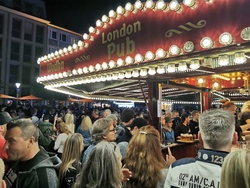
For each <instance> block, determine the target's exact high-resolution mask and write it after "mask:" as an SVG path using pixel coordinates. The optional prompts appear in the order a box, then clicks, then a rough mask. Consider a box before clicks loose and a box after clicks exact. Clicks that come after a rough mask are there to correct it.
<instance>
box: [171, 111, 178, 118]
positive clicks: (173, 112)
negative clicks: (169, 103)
mask: <svg viewBox="0 0 250 188" xmlns="http://www.w3.org/2000/svg"><path fill="white" fill-rule="evenodd" d="M176 117H179V112H178V111H176V110H173V111H172V118H176Z"/></svg>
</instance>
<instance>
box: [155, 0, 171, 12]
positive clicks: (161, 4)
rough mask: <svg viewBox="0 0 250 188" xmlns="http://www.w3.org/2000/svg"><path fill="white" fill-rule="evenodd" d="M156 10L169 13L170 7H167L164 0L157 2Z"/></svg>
mask: <svg viewBox="0 0 250 188" xmlns="http://www.w3.org/2000/svg"><path fill="white" fill-rule="evenodd" d="M156 8H157V9H158V10H163V11H167V10H168V6H167V4H166V3H165V2H164V1H163V0H158V1H157V3H156Z"/></svg>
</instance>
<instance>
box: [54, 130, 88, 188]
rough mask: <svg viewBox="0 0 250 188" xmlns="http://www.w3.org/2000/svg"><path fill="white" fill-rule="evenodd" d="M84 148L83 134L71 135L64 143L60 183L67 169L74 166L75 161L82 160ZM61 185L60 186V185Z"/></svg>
mask: <svg viewBox="0 0 250 188" xmlns="http://www.w3.org/2000/svg"><path fill="white" fill-rule="evenodd" d="M83 149H84V139H83V137H82V135H81V134H79V133H74V134H72V135H70V136H69V137H68V138H67V140H66V141H65V143H64V147H63V153H62V163H61V165H60V169H59V184H60V183H61V182H62V179H63V177H64V176H65V174H66V172H67V169H68V168H72V164H73V163H74V162H77V163H80V162H81V155H82V151H83ZM59 187H60V186H59Z"/></svg>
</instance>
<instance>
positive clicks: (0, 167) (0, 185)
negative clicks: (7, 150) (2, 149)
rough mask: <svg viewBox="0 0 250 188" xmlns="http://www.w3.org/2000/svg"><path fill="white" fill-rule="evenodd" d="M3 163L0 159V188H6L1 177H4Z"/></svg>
mask: <svg viewBox="0 0 250 188" xmlns="http://www.w3.org/2000/svg"><path fill="white" fill-rule="evenodd" d="M4 169H5V167H4V163H3V160H2V159H1V158H0V181H1V182H0V188H5V187H6V183H5V181H4V180H3V175H4Z"/></svg>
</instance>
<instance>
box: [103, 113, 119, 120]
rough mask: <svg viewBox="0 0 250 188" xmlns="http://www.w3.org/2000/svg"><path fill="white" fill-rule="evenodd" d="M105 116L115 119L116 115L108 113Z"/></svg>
mask: <svg viewBox="0 0 250 188" xmlns="http://www.w3.org/2000/svg"><path fill="white" fill-rule="evenodd" d="M106 118H110V119H112V120H113V121H114V120H116V119H117V117H116V115H114V114H110V115H108V116H107V117H106Z"/></svg>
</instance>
